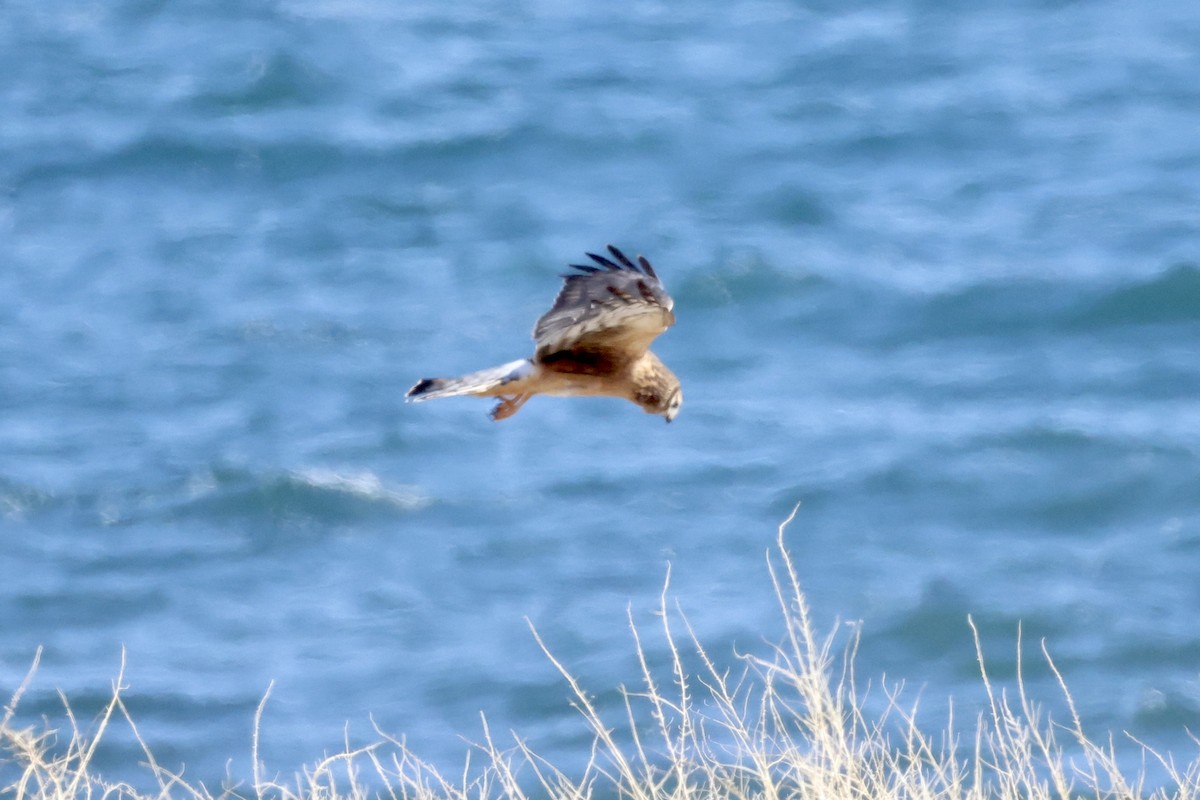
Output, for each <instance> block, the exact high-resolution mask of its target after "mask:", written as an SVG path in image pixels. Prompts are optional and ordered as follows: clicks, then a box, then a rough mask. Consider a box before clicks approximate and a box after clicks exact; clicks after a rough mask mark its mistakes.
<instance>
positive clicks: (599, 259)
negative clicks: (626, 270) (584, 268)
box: [587, 253, 621, 272]
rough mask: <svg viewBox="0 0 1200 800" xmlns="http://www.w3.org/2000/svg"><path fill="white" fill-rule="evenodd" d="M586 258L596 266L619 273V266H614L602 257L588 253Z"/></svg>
mask: <svg viewBox="0 0 1200 800" xmlns="http://www.w3.org/2000/svg"><path fill="white" fill-rule="evenodd" d="M587 257H588V258H590V259H591V260H592V261H595V262H596V263H597V264H599V265H600V266H602V267H604V268H605V269H608V270H612V271H613V272H620V271H621V267H620V266H619V265H617V264H614V263H613V262H611V261H609V260H608V259H607V258H605V257H604V256H598V255H596V254H595V253H588V254H587Z"/></svg>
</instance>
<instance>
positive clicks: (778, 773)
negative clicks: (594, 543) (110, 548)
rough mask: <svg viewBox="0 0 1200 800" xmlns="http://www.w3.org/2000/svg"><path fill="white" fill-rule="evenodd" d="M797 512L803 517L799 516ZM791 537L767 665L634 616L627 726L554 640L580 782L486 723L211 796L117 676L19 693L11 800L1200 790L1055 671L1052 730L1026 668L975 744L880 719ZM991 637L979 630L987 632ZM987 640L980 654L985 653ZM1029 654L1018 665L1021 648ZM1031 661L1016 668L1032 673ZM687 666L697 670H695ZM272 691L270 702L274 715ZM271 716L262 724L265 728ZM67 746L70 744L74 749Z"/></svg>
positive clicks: (675, 623) (1199, 767)
mask: <svg viewBox="0 0 1200 800" xmlns="http://www.w3.org/2000/svg"><path fill="white" fill-rule="evenodd" d="M793 516H794V512H793ZM790 521H791V518H790V517H789V519H788V520H787V521H786V522H784V524H783V525H781V526H780V528H779V541H778V548H777V549H776V550H775V551H773V553H772V554H770V555H769V557H768V566H769V569H770V574H771V578H772V580H773V582H774V585H775V590H776V594H777V596H778V598H779V604H780V611H781V613H782V616H783V619H784V621H785V624H786V636H785V638H784V640H783V642H782V643H781V644H780V645H779V646H777V647H776V648H774V650H773V652H771V653H769V654H768V655H769V657H768V658H760V657H753V656H741V657H739V658H740V661H741V663H742V669H740V670H739V671H738V672H736V673H733V672H731V671H729V670H727V669H723V668H721V667H719V666H718V664H717V662H716V661H715V660H714V659H713V658H710V656H709V654H708V652H707V651H706V650H705V649H704V648H703V647H702V646H701V645H700V643H699V641H698V639H697V637H696V636H695V634H694V632H693V630H692V628H691V626H690V625H689V624H688V621H687V618H686V617H685V616H684V615H683V614H682V613H681V612H680V611H679V610H678V608H672V607H671V603H670V600H669V595H668V592H667V589H666V588H664V591H663V595H662V600H661V609H660V610H661V612H662V613H661V625H662V627H663V633H664V634H665V641H666V642H667V645H668V647H669V651H670V653H671V656H672V657H671V659H670V662H669V664H668V666H667V667H666V669H665V670H662V671H656V670H655V669H654V668H652V666H651V664H650V663H649V661H648V659H647V656H646V649H645V648H644V647H643V645H642V639H641V632H640V631H639V628H638V626H637V625H635V624H634V622H633V619H632V616H631V617H630V628H631V630H632V633H633V637H634V645H635V647H636V650H637V653H638V658H639V663H640V665H641V672H642V675H641V678H642V683H641V686H640V687H639V688H638V689H637V690H636V691H633V690H628V691H627V690H624V689H623V690H622V695H623V697H624V698H625V709H624V713H623V714H622V715H621V717H622V718H621V719H619V720H611V719H606V718H604V717H603V716H602V714H601V711H600V709H599V708H598V707H597V706H596V704H595V703H594V701H593V699H592V695H590V694H589V693H588V691H587V690H586V689H585V688H584V687H583V686H581V685H580V683H579V682H578V680H577V679H576V678H575V677H573V675H572V674H571V673H570V672H569V671H568V669H567V668H566V667H565V666H564V665H563V664H562V663H561V662H560V661H558V660H557V659H555V657H554V656H553V655H552V654H551V651H550V649H549V648H548V647H547V646H546V644H545V643H544V642H543V641H542V639H541V638H540V637H538V635H537V632H536V631H534V636H535V637H537V641H538V643H539V644H541V645H542V648H543V650H544V651H545V652H546V655H547V657H548V658H549V659H550V662H551V663H552V664H553V665H554V667H555V668H557V669H558V671H559V672H560V673H561V674H562V676H563V679H564V680H565V681H566V683H567V685H568V686H569V687H570V690H571V692H572V694H573V696H574V705H575V707H576V708H577V709H578V711H579V712H580V714H581V716H582V724H584V725H586V726H587V727H588V728H589V729H590V731H591V734H592V736H593V737H594V743H593V747H592V751H591V754H590V756H591V757H590V760H589V762H588V765H587V767H586V769H585V770H583V772H582V774H567V773H566V772H565V771H563V770H560V769H558V768H556V767H555V766H554V765H553V764H550V763H548V762H547V761H546V760H544V759H542V758H540V757H539V756H538V755H536V754H535V753H534V752H532V750H531V749H530V748H529V747H528V746H527V745H526V743H525V742H524V741H523V740H522V739H521V738H519V737H517V736H515V735H514V737H513V743H512V744H511V745H510V744H507V743H500V742H498V741H497V739H496V738H495V737H494V736H493V734H492V732H491V730H490V729H489V728H488V725H487V722H486V719H485V721H484V726H483V741H482V742H481V743H480V744H479V745H477V746H476V748H475V749H474V750H473V751H472V752H471V753H470V754H469V755H468V757H467V759H466V764H465V767H464V769H463V771H462V772H461V773H460V774H456V775H444V774H442V773H439V772H438V771H437V770H435V769H434V768H433V767H431V766H430V765H428V764H426V763H424V762H422V761H421V760H420V759H419V758H418V757H417V756H415V755H414V754H413V753H411V752H410V751H409V750H408V748H407V747H406V746H405V744H404V742H403V740H400V739H396V738H392V737H390V736H387V735H386V734H384V733H382V732H379V741H378V742H377V743H376V744H374V745H371V746H369V747H365V748H361V749H357V750H347V751H346V752H342V753H340V754H338V755H336V756H333V757H330V758H326V759H324V760H322V761H320V762H319V763H317V764H315V765H314V766H311V767H308V768H305V769H303V770H302V771H301V772H299V773H297V774H296V775H295V776H293V778H292V779H290V780H289V781H281V780H279V779H277V778H271V777H266V770H265V769H264V768H263V767H262V765H261V764H260V761H259V759H258V740H257V734H255V737H254V742H253V750H254V753H253V756H254V764H255V765H256V766H255V769H254V774H253V776H252V777H251V778H250V779H249V780H248V781H247V782H246V783H244V784H243V785H240V786H228V785H227V786H222V787H217V788H210V787H207V786H205V785H204V784H192V783H188V782H186V781H185V780H184V778H183V777H182V776H180V775H177V774H175V773H173V772H172V771H170V770H168V769H165V768H164V767H162V766H161V765H160V764H158V763H157V762H156V760H155V758H154V756H153V754H152V752H151V749H150V747H148V746H147V745H146V744H145V741H144V740H143V739H142V737H141V736H140V735H139V734H138V732H137V726H136V724H135V723H134V720H133V719H132V717H131V716H130V714H129V712H128V710H127V709H126V706H125V703H124V700H123V698H122V692H123V691H124V690H125V687H123V686H122V684H121V677H120V676H118V679H117V681H116V682H115V683H114V686H113V693H112V697H111V700H110V701H109V703H108V705H107V707H106V708H105V709H104V711H103V712H102V713H101V714H100V716H99V717H98V718H97V719H96V720H94V721H93V722H92V723H91V724H90V725H89V726H88V730H87V731H85V730H84V729H83V727H81V725H80V724H79V723H78V721H77V720H76V718H75V716H74V714H73V713H72V711H71V707H70V705H69V703H68V702H67V699H66V698H65V697H64V698H63V700H62V702H63V708H64V715H65V718H66V730H65V732H64V733H63V734H62V735H61V736H60V735H58V734H56V732H55V731H53V730H51V729H50V727H49V724H48V723H47V724H46V725H44V726H43V727H42V728H41V729H38V730H34V729H29V728H20V727H18V726H17V725H16V723H15V720H16V719H17V716H16V710H17V707H18V704H19V702H20V700H21V695H22V694H23V692H24V691H25V689H26V688H27V686H28V683H29V680H30V679H32V678H33V672H34V671H35V670H36V663H35V670H34V671H31V673H30V678H28V679H27V680H26V682H25V684H23V685H22V686H21V687H20V688H18V690H17V691H16V693H15V694H14V695H13V698H12V700H11V702H10V703H9V705H8V706H7V707H6V709H5V713H4V716H3V720H2V722H0V748H2V754H0V777H3V780H4V782H5V783H6V784H7V785H4V786H0V797H4V798H14V800H25V799H26V798H48V799H49V798H53V799H55V800H58V799H60V798H61V799H62V800H75V798H107V797H130V798H150V797H156V798H168V797H171V798H175V797H179V798H189V797H190V798H195V799H196V800H207V799H208V798H221V797H246V798H255V799H256V800H261V799H262V798H280V800H293V798H294V799H295V800H301V799H302V798H303V799H304V800H308V798H320V799H322V800H324V799H326V798H327V799H328V800H336V799H338V798H365V797H383V798H393V800H397V799H399V798H413V799H414V800H425V799H426V798H429V799H432V798H456V799H458V798H461V800H467V798H506V799H511V800H517V799H524V798H530V799H531V800H532V798H554V799H555V800H557V799H559V798H561V799H562V800H567V799H568V798H569V799H571V800H583V798H609V797H613V798H616V797H619V798H630V800H666V799H667V798H672V799H673V800H690V799H692V798H694V799H695V800H719V799H720V798H756V799H757V798H763V799H764V800H771V798H828V799H829V800H843V799H844V800H850V799H851V798H855V799H861V800H867V799H870V800H875V799H877V798H880V799H882V798H928V799H930V800H933V799H934V798H946V800H957V799H958V798H1013V799H1014V800H1016V798H1021V799H1022V800H1024V799H1025V798H1074V797H1104V798H1135V797H1137V798H1141V797H1163V798H1165V797H1180V798H1195V797H1198V796H1200V760H1193V761H1192V762H1191V763H1190V764H1189V765H1188V766H1186V767H1183V768H1180V767H1177V766H1176V765H1175V763H1174V762H1173V761H1172V760H1171V759H1170V758H1169V757H1167V756H1160V755H1158V754H1157V753H1155V752H1154V751H1152V750H1150V749H1149V748H1145V747H1143V746H1142V745H1141V744H1139V743H1138V742H1136V741H1134V740H1132V739H1130V738H1129V737H1125V736H1119V737H1110V739H1109V740H1108V741H1106V742H1103V743H1100V742H1096V741H1093V740H1092V739H1090V738H1089V737H1088V736H1087V735H1086V734H1085V733H1084V730H1083V725H1082V723H1081V721H1080V719H1079V716H1078V714H1077V713H1076V712H1075V706H1074V703H1073V702H1072V701H1071V698H1070V694H1069V693H1068V692H1067V689H1066V684H1065V682H1063V680H1062V677H1061V675H1059V672H1058V670H1057V668H1055V667H1054V663H1053V661H1052V660H1051V659H1050V657H1049V654H1048V653H1046V652H1045V650H1044V648H1043V652H1042V656H1043V657H1044V658H1045V659H1046V662H1047V663H1048V664H1049V666H1050V668H1051V670H1053V672H1054V675H1055V676H1056V677H1058V680H1059V685H1060V687H1061V689H1062V696H1063V699H1064V700H1065V703H1066V707H1067V708H1068V709H1069V714H1068V716H1070V719H1068V720H1066V721H1065V723H1064V724H1061V725H1060V724H1058V723H1056V722H1053V721H1051V720H1050V719H1048V718H1047V717H1046V716H1045V715H1044V714H1043V713H1042V712H1041V711H1040V710H1039V708H1038V707H1037V706H1036V705H1035V704H1034V702H1033V700H1032V699H1031V698H1030V697H1029V696H1028V694H1027V692H1026V687H1025V684H1024V682H1023V680H1022V679H1021V677H1020V675H1019V674H1018V677H1017V682H1016V687H1015V691H1013V692H1011V693H1006V692H1003V691H1000V690H999V689H997V688H995V687H994V685H993V683H992V682H991V681H990V680H989V678H988V674H987V672H986V670H984V669H982V666H983V659H982V655H980V659H979V661H980V665H981V676H982V683H983V687H984V689H985V691H986V697H987V700H988V703H987V711H986V712H985V713H984V714H982V715H981V716H980V717H979V718H978V719H975V720H973V724H972V726H971V732H970V735H969V736H968V737H967V738H966V739H965V746H964V744H963V742H964V740H963V739H961V738H960V737H959V736H958V735H957V734H956V733H955V731H954V723H953V720H950V721H949V722H948V725H947V726H946V727H945V728H944V729H942V730H940V731H938V732H937V733H936V734H933V735H931V734H928V733H926V732H923V731H922V730H920V729H919V728H918V726H917V722H916V715H915V708H913V707H905V706H903V705H901V702H900V699H899V696H898V693H897V692H892V693H890V694H887V695H886V696H887V698H888V701H887V703H886V710H885V711H883V712H882V713H880V714H876V715H874V717H869V716H868V714H867V712H866V711H865V710H864V709H865V703H864V701H863V699H862V698H861V697H860V695H859V693H858V690H857V689H856V686H855V683H856V682H855V680H854V676H853V671H852V667H853V655H854V652H853V651H854V648H853V642H851V646H850V647H849V648H846V649H843V650H841V651H836V650H835V647H834V639H833V637H832V636H827V637H818V635H817V633H816V632H815V630H814V627H813V623H812V620H811V618H810V615H809V610H808V605H807V603H806V601H805V597H804V594H803V593H802V592H801V590H800V585H799V581H798V580H797V576H796V570H795V567H794V565H793V563H792V561H791V559H790V557H789V555H788V552H787V550H786V548H785V547H784V542H783V533H784V528H785V527H786V525H787V524H788V522H790ZM976 641H977V643H978V636H976ZM977 646H978V644H977ZM1018 655H1019V654H1018ZM1019 661H1020V658H1018V662H1019ZM685 664H695V665H696V668H695V669H694V670H689V669H687V668H686V667H685ZM265 703H266V698H265V697H264V699H263V705H265ZM263 705H260V706H259V713H258V715H256V720H255V722H256V726H255V729H256V730H257V728H258V725H257V723H258V722H259V720H261V715H262V713H263ZM114 724H124V725H128V726H129V728H130V729H131V731H132V732H133V734H134V736H135V737H136V738H137V740H138V741H139V742H141V743H142V748H143V751H144V754H145V762H144V765H143V767H144V770H145V772H146V775H147V781H146V783H147V785H150V786H152V787H154V788H152V789H151V790H149V791H147V790H145V789H140V790H139V789H134V788H133V787H131V786H129V785H125V784H119V783H108V782H106V781H105V780H104V778H103V776H100V775H97V774H95V773H94V772H93V770H92V766H91V762H92V758H93V756H94V754H95V752H96V748H97V745H98V744H99V743H100V741H101V739H102V738H103V737H104V736H105V732H106V731H108V730H109V729H110V727H111V726H112V725H114ZM64 742H65V744H64ZM1118 742H1119V743H1120V744H1121V746H1122V748H1125V749H1123V750H1122V755H1124V756H1126V757H1128V756H1129V754H1130V753H1129V750H1132V753H1133V756H1134V758H1133V759H1132V760H1133V762H1134V763H1149V764H1153V765H1155V771H1156V773H1157V774H1159V775H1163V776H1166V778H1165V780H1166V781H1167V782H1168V784H1169V785H1167V786H1158V787H1155V788H1153V789H1151V788H1149V787H1147V786H1146V785H1145V777H1144V776H1145V774H1146V772H1145V769H1144V767H1143V769H1142V770H1141V771H1139V772H1138V774H1134V775H1127V774H1124V773H1123V772H1122V769H1121V768H1120V766H1119V763H1118V748H1117V743H1118Z"/></svg>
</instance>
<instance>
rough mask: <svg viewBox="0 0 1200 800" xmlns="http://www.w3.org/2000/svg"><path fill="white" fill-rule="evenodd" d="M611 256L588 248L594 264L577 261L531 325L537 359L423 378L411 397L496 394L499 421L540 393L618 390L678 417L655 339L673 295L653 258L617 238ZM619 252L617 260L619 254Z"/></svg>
mask: <svg viewBox="0 0 1200 800" xmlns="http://www.w3.org/2000/svg"><path fill="white" fill-rule="evenodd" d="M608 252H609V253H610V254H611V256H612V258H608V257H606V256H601V255H596V254H595V253H588V254H587V255H588V258H590V259H591V260H592V261H593V262H595V266H592V265H587V266H584V265H581V264H572V265H571V266H572V267H573V268H574V269H577V270H579V272H578V273H569V274H566V275H563V278H564V281H563V287H562V289H561V290H560V291H559V293H558V297H557V298H555V300H554V305H553V306H551V308H550V310H549V311H547V312H546V313H545V314H543V315H542V317H541V319H539V320H538V321H537V325H535V326H534V329H533V340H534V344H535V348H534V354H533V358H526V359H522V360H520V361H513V362H510V363H508V364H503V365H501V366H499V367H492V368H491V369H485V370H481V371H479V372H472V373H470V374H469V375H463V376H461V377H458V378H424V379H422V380H420V381H418V382H417V384H416V385H415V386H413V387H412V388H411V389H409V390H408V394H406V395H405V398H406V399H407V400H409V401H410V402H419V401H422V400H431V399H433V398H435V397H453V396H456V395H475V396H478V397H499V398H500V402H499V403H498V404H497V405H496V407H495V408H493V409H492V412H491V417H492V419H494V420H502V419H507V418H508V417H511V416H512V415H513V414H515V413H517V411H518V409H520V408H521V406H522V405H524V404H525V401H526V400H528V399H529V398H530V397H532V396H533V395H535V394H550V395H561V396H571V395H584V396H586V395H592V396H603V397H621V398H624V399H626V400H629V401H631V402H633V403H636V404H637V405H639V406H641V407H642V409H643V410H645V411H646V413H648V414H659V415H661V416H663V417H664V418H665V419H666V420H667V422H670V421H671V420H673V419H675V415H676V414H678V413H679V407H680V406H681V405H683V392H682V391H681V390H680V387H679V379H678V378H676V377H675V374H674V373H673V372H671V370H669V369H667V367H666V365H665V364H663V363H662V361H660V360H659V358H658V356H656V355H654V353H652V352H650V343H651V342H652V341H654V339H655V337H657V336H658V335H659V334H660V333H662V332H663V331H665V330H666V329H667V328H669V327H670V326H671V325H673V324H674V323H675V315H674V313H672V311H671V309H672V307H673V306H674V301H673V300H671V296H670V295H668V294H667V291H666V289H664V288H663V285H662V281H660V280H659V279H658V275H657V274H656V273H655V272H654V268H653V267H652V266H650V262H649V261H647V260H646V259H645V258H643V257H641V256H638V258H637V263H636V264H635V263H634V262H633V261H630V260H629V259H628V258H627V257H626V256H625V254H624V253H622V252H621V251H620V250H618V249H617V248H615V247H613V246H612V245H609V246H608ZM614 259H615V260H614Z"/></svg>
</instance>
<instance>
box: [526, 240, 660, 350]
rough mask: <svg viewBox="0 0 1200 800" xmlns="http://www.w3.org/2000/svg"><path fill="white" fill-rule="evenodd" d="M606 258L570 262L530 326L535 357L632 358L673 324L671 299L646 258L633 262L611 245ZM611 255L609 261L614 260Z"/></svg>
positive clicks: (595, 256)
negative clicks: (546, 306)
mask: <svg viewBox="0 0 1200 800" xmlns="http://www.w3.org/2000/svg"><path fill="white" fill-rule="evenodd" d="M608 252H609V253H610V254H611V255H612V258H611V259H610V258H607V257H605V256H600V255H596V254H594V253H588V254H587V255H588V258H590V259H591V260H592V261H594V262H595V263H596V264H597V266H590V265H589V266H583V265H580V264H572V265H571V266H572V267H574V268H575V269H577V270H579V271H580V272H579V273H578V274H576V273H570V274H566V275H563V278H564V282H563V287H562V290H561V291H560V292H559V293H558V297H557V298H556V299H555V300H554V305H553V307H551V309H550V310H549V311H547V312H546V313H545V314H544V315H542V318H541V319H539V320H538V321H537V325H536V326H534V329H533V340H534V342H536V344H537V353H536V355H535V358H536V359H537V360H538V361H541V360H543V359H545V358H547V357H551V356H555V355H558V354H562V355H568V354H570V353H575V352H578V353H586V354H589V355H590V357H591V358H593V359H594V358H595V357H597V356H602V360H603V361H605V362H608V363H612V362H624V361H628V360H632V359H635V358H637V357H639V356H641V355H642V353H644V352H646V349H647V348H649V347H650V342H652V341H654V338H655V337H656V336H658V335H659V334H660V333H662V332H663V331H665V330H666V329H667V328H668V327H670V326H671V325H673V324H674V323H675V315H674V314H673V313H672V312H671V309H672V307H673V306H674V305H675V302H674V301H673V300H672V299H671V296H670V295H669V294H667V290H666V289H664V288H663V285H662V281H660V280H659V279H658V275H657V274H655V272H654V268H653V267H652V266H650V262H649V261H647V260H646V259H645V258H643V257H642V256H638V260H637V263H636V264H634V262H632V261H630V260H629V259H628V258H627V257H626V256H625V254H624V253H622V252H621V251H620V250H618V249H617V248H615V247H613V246H612V245H609V246H608ZM614 259H615V260H614Z"/></svg>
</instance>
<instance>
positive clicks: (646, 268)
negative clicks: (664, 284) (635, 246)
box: [638, 256, 658, 280]
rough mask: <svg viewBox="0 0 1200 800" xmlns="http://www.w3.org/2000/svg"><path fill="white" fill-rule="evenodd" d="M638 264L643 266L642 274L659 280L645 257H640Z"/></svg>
mask: <svg viewBox="0 0 1200 800" xmlns="http://www.w3.org/2000/svg"><path fill="white" fill-rule="evenodd" d="M638 263H639V264H641V265H642V272H645V273H646V274H647V275H649V276H650V277H651V278H654V279H656V280H657V279H658V273H657V272H655V271H654V267H652V266H650V262H649V261H648V260H646V257H645V256H638Z"/></svg>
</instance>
